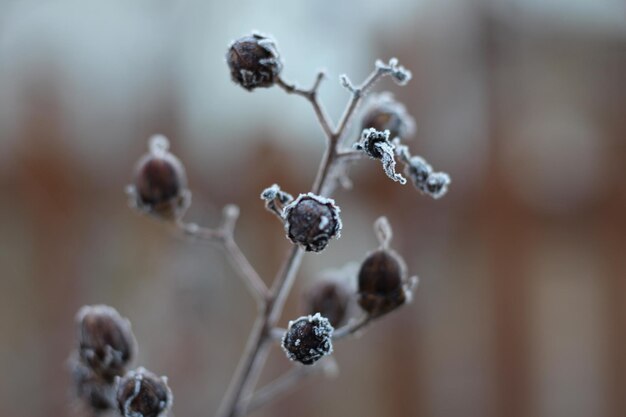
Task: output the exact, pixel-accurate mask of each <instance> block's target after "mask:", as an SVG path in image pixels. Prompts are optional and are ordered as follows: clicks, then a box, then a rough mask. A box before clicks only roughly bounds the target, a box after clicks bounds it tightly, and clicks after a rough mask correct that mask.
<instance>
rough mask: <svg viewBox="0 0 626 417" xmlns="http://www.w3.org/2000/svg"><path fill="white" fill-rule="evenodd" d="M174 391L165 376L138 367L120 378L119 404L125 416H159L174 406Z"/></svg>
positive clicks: (118, 388)
mask: <svg viewBox="0 0 626 417" xmlns="http://www.w3.org/2000/svg"><path fill="white" fill-rule="evenodd" d="M172 401H173V397H172V391H171V390H170V388H169V387H168V386H167V379H166V378H165V377H160V378H159V377H158V376H156V375H155V374H153V373H152V372H150V371H148V370H146V369H144V368H137V369H136V370H134V371H130V372H128V373H127V374H126V375H125V376H124V377H123V378H122V379H120V381H119V383H118V386H117V405H118V407H119V411H120V413H121V414H122V416H124V417H139V416H141V417H159V416H162V415H165V413H166V412H167V410H169V408H170V407H171V406H172Z"/></svg>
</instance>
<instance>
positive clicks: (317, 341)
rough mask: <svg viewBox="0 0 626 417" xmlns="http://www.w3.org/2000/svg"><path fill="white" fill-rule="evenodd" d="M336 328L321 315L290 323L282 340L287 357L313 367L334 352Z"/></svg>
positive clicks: (304, 317)
mask: <svg viewBox="0 0 626 417" xmlns="http://www.w3.org/2000/svg"><path fill="white" fill-rule="evenodd" d="M333 331H334V328H333V326H332V325H331V324H330V322H329V321H328V319H327V318H325V317H322V316H321V315H320V314H319V313H317V314H315V315H312V316H303V317H300V318H298V319H296V320H294V321H291V322H289V328H288V329H287V331H286V332H285V335H284V336H283V339H282V343H281V345H282V347H283V350H284V351H285V353H286V354H287V357H288V358H289V359H291V360H292V361H297V362H300V363H302V364H304V365H312V364H313V363H315V362H316V361H317V360H319V359H321V358H322V357H323V356H325V355H330V354H331V353H332V351H333V342H332V336H333Z"/></svg>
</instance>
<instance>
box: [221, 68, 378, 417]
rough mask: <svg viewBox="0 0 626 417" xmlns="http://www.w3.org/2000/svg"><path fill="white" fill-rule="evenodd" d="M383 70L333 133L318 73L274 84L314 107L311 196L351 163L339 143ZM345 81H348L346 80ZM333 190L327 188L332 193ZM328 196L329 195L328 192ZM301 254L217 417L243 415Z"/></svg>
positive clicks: (274, 291) (289, 265)
mask: <svg viewBox="0 0 626 417" xmlns="http://www.w3.org/2000/svg"><path fill="white" fill-rule="evenodd" d="M387 73H388V72H386V71H385V70H384V69H381V67H379V66H377V68H376V70H374V71H373V72H372V73H371V74H370V75H369V76H368V77H367V78H366V80H365V81H364V82H363V83H362V84H361V85H359V86H358V87H353V86H351V88H350V91H351V92H352V97H351V99H350V102H349V103H348V105H347V107H346V109H345V111H344V113H343V116H342V117H341V119H340V122H339V124H338V126H337V128H336V129H333V128H332V123H331V122H330V119H329V118H328V116H327V113H326V111H325V109H324V107H323V106H322V104H321V103H320V101H319V98H318V94H317V93H318V90H319V87H320V84H321V81H322V80H323V79H324V73H323V72H319V73H318V74H317V77H316V79H315V82H314V83H313V86H312V87H311V88H310V89H308V90H306V89H302V88H299V87H297V86H296V85H295V84H291V83H288V82H285V81H284V80H282V79H281V78H279V79H278V81H277V84H278V86H279V87H281V88H282V89H283V90H285V91H286V92H287V93H289V94H296V95H299V96H302V97H304V98H305V99H307V100H308V101H309V102H310V103H311V105H312V106H313V110H314V111H315V114H316V116H317V119H318V122H319V123H320V126H321V127H322V130H323V132H324V134H325V136H326V150H325V152H324V156H323V157H322V160H321V161H320V165H319V167H318V171H317V175H316V177H315V181H314V182H313V186H312V192H313V193H315V194H322V195H324V194H325V193H324V191H326V190H325V186H326V183H327V180H328V179H329V178H330V177H331V175H330V173H331V172H332V170H333V169H334V168H335V164H336V163H338V162H340V161H347V160H349V159H351V156H352V155H351V154H350V155H348V153H346V152H343V151H340V149H339V143H340V140H341V138H342V136H343V134H344V133H345V131H346V127H347V126H348V124H349V122H350V119H351V117H352V115H353V114H354V112H355V110H356V108H357V107H358V104H359V103H360V101H361V99H362V98H363V96H364V95H365V93H366V92H367V90H368V89H369V88H370V87H371V86H372V85H373V84H374V83H375V82H376V81H377V80H378V79H379V78H380V77H382V76H383V75H386V74H387ZM346 79H347V78H346ZM333 188H334V187H330V188H329V190H332V189H333ZM327 193H328V194H330V191H328V192H327ZM303 255H304V250H303V249H302V248H300V247H299V246H296V245H294V246H293V247H292V248H291V249H290V250H289V252H288V255H287V257H286V259H285V261H284V262H283V264H282V267H281V269H280V271H279V272H278V274H277V275H276V277H275V279H274V282H273V284H272V287H271V289H270V290H269V294H268V297H267V301H266V303H265V304H264V308H263V311H262V314H260V315H259V316H258V317H257V319H256V321H255V323H254V326H253V327H252V331H251V333H250V336H249V338H248V342H247V344H246V348H245V350H244V353H243V355H242V358H241V360H240V363H239V365H238V366H237V371H236V372H235V375H234V376H233V379H232V381H231V383H230V386H229V388H228V391H227V393H226V395H225V396H224V399H223V400H222V403H221V405H220V407H219V409H218V412H217V417H239V416H242V415H244V414H245V413H246V412H247V410H248V408H249V404H250V401H251V399H252V398H253V397H252V395H251V394H252V391H253V390H254V387H255V385H256V383H257V381H258V379H259V376H260V374H261V371H262V369H263V365H264V363H265V361H266V359H267V355H268V353H269V347H270V342H271V340H272V329H273V328H274V327H275V325H276V323H277V322H278V320H279V319H280V315H281V313H282V310H283V307H284V304H285V301H286V300H287V296H288V295H289V292H290V290H291V287H292V285H293V282H294V280H295V277H296V275H297V272H298V270H299V268H300V265H301V263H302V258H303Z"/></svg>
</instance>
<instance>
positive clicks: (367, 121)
mask: <svg viewBox="0 0 626 417" xmlns="http://www.w3.org/2000/svg"><path fill="white" fill-rule="evenodd" d="M370 128H374V129H376V130H378V131H385V130H388V131H389V137H390V138H392V139H393V138H396V137H405V136H407V135H410V134H412V133H413V131H414V130H415V122H414V121H413V118H412V117H411V116H409V114H408V113H407V111H406V108H405V107H404V105H403V104H402V103H400V102H399V101H396V100H395V99H394V97H393V95H392V94H391V93H389V92H385V93H381V94H376V95H372V97H371V98H370V100H369V102H368V105H367V108H366V110H365V114H364V116H363V120H362V121H361V131H363V130H365V129H370Z"/></svg>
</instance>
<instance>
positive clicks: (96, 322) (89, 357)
mask: <svg viewBox="0 0 626 417" xmlns="http://www.w3.org/2000/svg"><path fill="white" fill-rule="evenodd" d="M76 323H77V329H78V352H79V356H80V358H81V360H82V361H83V363H85V364H86V365H87V366H89V367H90V368H91V369H92V370H93V372H94V373H96V374H98V375H100V376H101V377H102V378H104V379H106V380H109V381H111V380H112V379H113V378H114V377H115V376H119V375H123V374H124V372H125V371H126V367H127V366H128V365H129V364H130V362H131V361H132V360H133V358H134V356H135V352H136V349H137V348H136V341H135V337H134V335H133V332H132V330H131V328H130V322H129V321H128V320H127V319H125V318H123V317H122V316H120V314H119V313H118V312H117V311H116V310H115V309H114V308H113V307H109V306H105V305H95V306H84V307H83V308H81V309H80V310H79V311H78V313H77V315H76Z"/></svg>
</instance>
